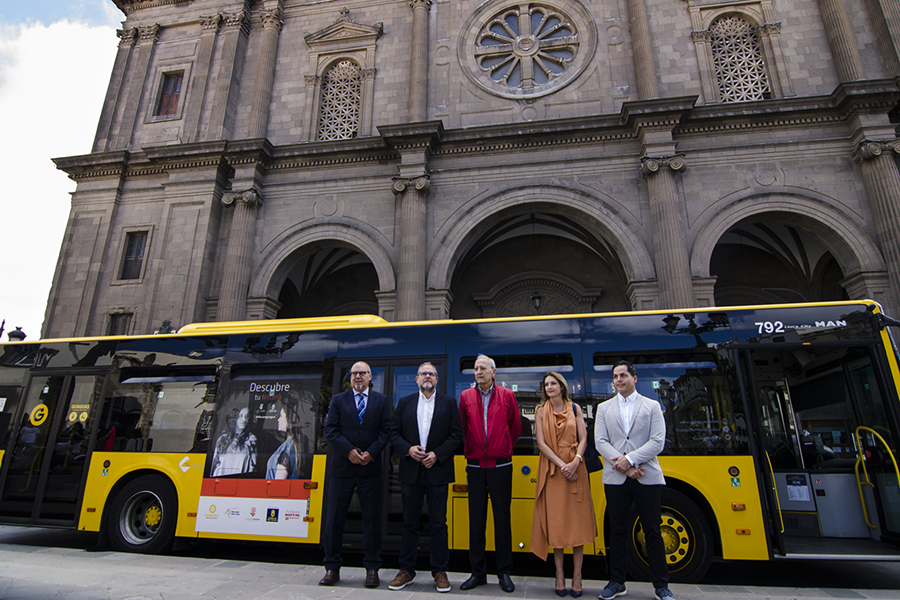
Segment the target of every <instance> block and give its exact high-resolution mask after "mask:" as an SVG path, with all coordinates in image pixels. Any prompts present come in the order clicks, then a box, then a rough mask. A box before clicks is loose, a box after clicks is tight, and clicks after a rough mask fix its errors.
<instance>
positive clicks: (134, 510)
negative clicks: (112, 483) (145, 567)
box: [107, 475, 178, 554]
mask: <svg viewBox="0 0 900 600" xmlns="http://www.w3.org/2000/svg"><path fill="white" fill-rule="evenodd" d="M177 512H178V498H177V496H176V494H175V489H174V488H173V487H172V484H171V483H169V481H168V480H166V479H165V478H163V477H160V476H159V475H148V476H146V477H139V478H138V479H135V480H134V481H130V482H128V483H127V484H125V486H124V487H123V488H122V489H121V490H119V492H118V494H116V497H115V498H114V499H113V502H112V505H111V506H110V510H109V513H108V516H107V531H108V532H109V541H110V544H111V545H112V547H113V548H114V549H115V550H118V551H119V552H138V553H141V554H161V553H163V552H167V551H168V550H169V549H171V548H172V544H173V543H174V541H175V520H176V515H177Z"/></svg>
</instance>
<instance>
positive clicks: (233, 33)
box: [204, 10, 250, 140]
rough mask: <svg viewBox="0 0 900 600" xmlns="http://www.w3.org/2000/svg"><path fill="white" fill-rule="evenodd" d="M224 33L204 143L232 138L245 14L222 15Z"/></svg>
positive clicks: (244, 46) (245, 31) (244, 42)
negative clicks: (205, 141)
mask: <svg viewBox="0 0 900 600" xmlns="http://www.w3.org/2000/svg"><path fill="white" fill-rule="evenodd" d="M222 21H223V23H224V32H223V33H222V36H223V38H224V39H223V41H222V45H221V47H222V50H221V54H220V57H221V59H220V60H219V74H218V77H217V78H216V89H215V95H214V96H213V98H212V112H211V114H210V117H209V128H208V130H207V133H206V136H204V137H205V139H207V140H223V139H228V137H230V135H231V128H232V125H233V124H234V118H235V113H236V112H237V103H238V94H239V92H240V87H241V86H240V76H239V75H240V72H241V67H242V65H243V61H244V54H245V52H246V49H247V35H248V33H249V26H250V24H249V20H248V19H247V11H246V10H239V11H237V12H233V13H223V14H222Z"/></svg>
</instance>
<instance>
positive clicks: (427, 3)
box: [409, 0, 432, 10]
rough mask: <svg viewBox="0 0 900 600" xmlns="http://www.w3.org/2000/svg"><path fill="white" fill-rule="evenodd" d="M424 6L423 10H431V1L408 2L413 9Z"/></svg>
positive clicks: (410, 0) (412, 0) (413, 0)
mask: <svg viewBox="0 0 900 600" xmlns="http://www.w3.org/2000/svg"><path fill="white" fill-rule="evenodd" d="M423 4H424V5H425V9H426V10H428V9H430V8H431V4H432V0H409V6H410V7H411V8H415V7H416V5H420V6H421V5H423Z"/></svg>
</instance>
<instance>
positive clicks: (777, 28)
mask: <svg viewBox="0 0 900 600" xmlns="http://www.w3.org/2000/svg"><path fill="white" fill-rule="evenodd" d="M759 32H760V33H762V34H765V35H772V34H773V33H781V23H763V24H762V25H760V26H759Z"/></svg>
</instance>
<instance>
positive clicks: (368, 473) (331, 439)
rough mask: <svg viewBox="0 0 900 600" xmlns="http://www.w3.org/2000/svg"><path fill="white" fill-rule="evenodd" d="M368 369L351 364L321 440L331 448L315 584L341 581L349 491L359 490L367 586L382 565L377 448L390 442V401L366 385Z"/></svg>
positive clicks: (373, 585) (373, 584) (372, 584)
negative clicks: (321, 568) (321, 566)
mask: <svg viewBox="0 0 900 600" xmlns="http://www.w3.org/2000/svg"><path fill="white" fill-rule="evenodd" d="M371 381H372V371H371V369H369V365H367V364H366V363H364V362H358V363H356V364H355V365H353V367H352V368H351V369H350V385H351V387H352V388H353V389H352V390H348V391H346V392H343V393H340V394H337V395H335V396H334V397H333V398H332V399H331V405H330V406H329V407H328V416H327V417H325V431H324V433H325V439H327V440H328V443H329V444H331V448H332V450H333V452H332V455H331V457H330V459H329V460H330V463H329V468H330V471H331V472H330V477H329V479H328V489H327V490H326V494H325V495H326V509H327V514H326V516H325V524H324V527H323V528H322V536H323V537H324V544H325V560H324V563H325V577H323V578H322V579H321V581H319V585H334V584H336V583H337V582H339V581H340V580H341V564H342V560H341V547H342V546H343V543H344V520H345V518H346V516H347V511H348V510H349V508H350V499H351V498H352V497H353V490H354V488H355V489H356V493H357V494H358V495H359V504H360V508H361V509H362V519H363V566H365V568H366V583H365V585H366V587H369V588H376V587H378V584H379V583H380V582H379V580H378V569H380V568H381V517H382V514H381V513H382V511H381V505H382V476H381V474H382V468H381V451H382V450H383V449H384V447H385V445H386V444H387V442H388V436H389V435H390V426H391V403H390V401H389V400H388V398H387V396H385V395H384V394H379V393H378V392H376V391H374V390H369V383H370V382H371Z"/></svg>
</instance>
